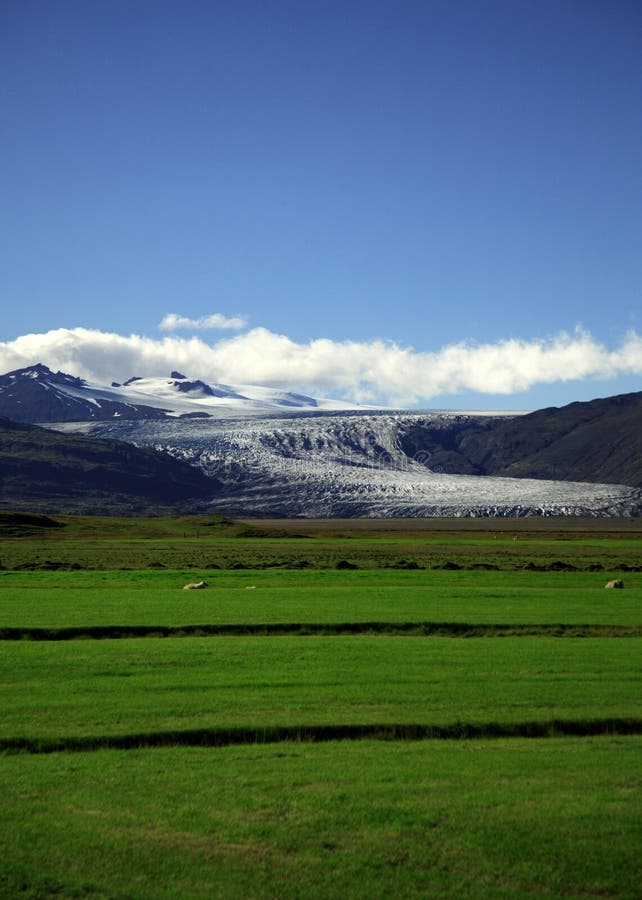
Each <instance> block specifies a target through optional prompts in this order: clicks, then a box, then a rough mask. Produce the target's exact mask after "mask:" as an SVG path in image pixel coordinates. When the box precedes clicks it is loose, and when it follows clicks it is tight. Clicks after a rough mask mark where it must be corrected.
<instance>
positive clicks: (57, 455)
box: [0, 418, 218, 514]
mask: <svg viewBox="0 0 642 900" xmlns="http://www.w3.org/2000/svg"><path fill="white" fill-rule="evenodd" d="M217 484H218V483H217V481H216V479H213V478H211V477H207V476H206V475H204V474H203V473H202V472H201V471H200V470H199V469H196V468H194V467H193V466H190V465H188V464H187V463H183V462H181V461H179V460H176V459H173V458H172V457H170V456H168V455H166V454H164V453H159V452H157V451H155V450H151V449H138V448H137V447H134V446H132V445H131V444H126V443H121V442H119V441H112V440H102V439H98V438H87V437H84V436H82V435H76V434H59V433H58V432H56V431H49V430H48V429H45V428H40V427H38V426H36V425H28V424H24V423H17V422H11V421H9V420H7V419H4V418H0V507H2V508H4V509H15V510H33V511H37V512H45V513H46V512H57V513H63V512H68V513H73V512H85V513H96V514H111V513H120V514H126V513H127V512H131V513H134V512H136V513H158V512H160V511H164V510H167V511H182V512H193V511H195V507H196V506H198V504H199V503H200V502H201V501H204V500H206V499H207V498H211V497H212V496H213V495H214V494H216V490H217Z"/></svg>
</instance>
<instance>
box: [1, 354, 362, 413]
mask: <svg viewBox="0 0 642 900" xmlns="http://www.w3.org/2000/svg"><path fill="white" fill-rule="evenodd" d="M351 406H352V405H351V404H349V403H341V402H340V401H334V400H317V399H315V398H314V397H307V396H305V395H304V394H297V393H292V392H289V391H280V390H277V389H274V388H267V387H260V386H253V385H242V386H232V385H228V384H207V383H206V382H204V381H200V380H190V379H189V378H186V377H185V375H183V374H182V373H181V372H178V371H173V372H172V373H171V374H170V376H169V377H168V378H142V377H137V376H134V377H132V378H129V379H127V381H124V382H122V383H119V382H116V381H114V382H112V383H111V385H109V386H107V385H102V384H96V383H93V382H89V381H85V380H84V379H82V378H76V377H75V376H73V375H68V374H66V373H64V372H52V371H51V369H49V368H48V367H47V366H44V365H42V364H41V363H38V364H37V365H35V366H30V367H28V368H25V369H16V370H15V371H13V372H9V373H7V374H6V375H2V376H0V416H5V417H6V418H7V419H12V420H13V421H14V422H31V423H44V422H86V421H103V420H108V419H119V418H122V419H165V418H168V417H169V418H176V417H181V418H208V417H210V416H220V415H227V414H229V413H230V412H232V413H235V414H238V413H243V414H253V413H267V412H270V411H271V410H275V411H277V410H283V409H293V410H297V409H299V410H306V409H342V408H343V409H345V408H350V407H351Z"/></svg>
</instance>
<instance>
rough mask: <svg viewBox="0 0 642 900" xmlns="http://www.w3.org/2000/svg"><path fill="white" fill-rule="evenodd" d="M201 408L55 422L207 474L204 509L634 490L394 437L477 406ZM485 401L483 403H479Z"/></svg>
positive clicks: (589, 497)
mask: <svg viewBox="0 0 642 900" xmlns="http://www.w3.org/2000/svg"><path fill="white" fill-rule="evenodd" d="M218 413H219V414H218V416H217V417H216V418H207V419H185V418H182V419H173V418H169V419H163V420H158V419H154V420H152V419H136V420H126V419H121V418H114V419H111V420H106V421H92V422H73V423H69V422H67V423H57V424H53V425H49V426H48V427H54V428H56V429H58V430H64V431H75V432H82V433H85V434H90V435H93V436H95V437H101V438H112V439H116V440H120V441H127V442H130V443H132V444H135V445H136V446H141V447H153V448H155V449H157V450H161V451H163V452H165V453H169V454H171V455H172V456H174V457H176V458H178V459H182V460H184V461H186V462H189V463H191V464H192V465H195V466H198V467H200V468H201V469H202V470H203V471H204V472H205V473H206V474H208V475H210V476H211V477H212V479H213V492H212V500H211V507H212V510H215V511H217V512H222V513H225V514H228V515H235V516H247V517H249V516H252V517H261V516H269V517H295V516H302V517H313V518H318V517H356V516H359V517H396V516H406V517H430V516H454V517H462V516H532V515H539V516H569V515H572V516H591V517H593V516H630V515H639V514H640V513H642V493H641V492H640V490H638V489H637V488H633V487H628V486H626V485H617V484H592V483H591V484H589V483H584V482H571V481H545V480H539V479H532V478H505V477H495V476H480V475H454V474H444V473H442V472H439V471H435V470H434V469H431V466H430V463H431V459H430V454H428V453H423V454H422V453H417V454H415V455H414V456H412V457H410V456H408V455H407V454H405V453H404V452H403V450H402V449H401V447H400V442H399V435H400V430H401V429H402V428H403V427H407V426H408V425H409V424H412V422H413V421H417V420H419V419H421V420H422V421H425V420H426V417H427V415H429V416H430V417H431V418H432V420H434V422H435V423H437V424H438V423H440V422H444V423H447V422H448V421H449V420H452V417H453V416H459V417H467V416H468V417H469V418H474V417H479V416H481V415H484V414H482V413H475V414H473V413H470V414H466V413H461V412H452V413H449V412H444V411H437V412H434V413H430V414H427V413H426V412H417V413H412V412H407V411H400V412H395V411H389V410H381V411H370V412H363V411H361V410H359V411H346V410H341V411H331V410H323V411H320V410H315V411H309V412H304V411H294V410H293V411H288V412H283V413H270V414H260V413H259V411H258V410H256V411H254V414H253V415H251V416H247V415H239V414H238V413H236V414H232V413H230V414H228V416H225V415H224V414H223V411H222V410H219V411H218ZM489 414H491V413H488V414H486V415H489Z"/></svg>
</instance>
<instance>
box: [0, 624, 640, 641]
mask: <svg viewBox="0 0 642 900" xmlns="http://www.w3.org/2000/svg"><path fill="white" fill-rule="evenodd" d="M288 634H291V635H296V636H299V637H305V636H306V635H310V636H312V635H341V634H372V635H375V634H382V635H386V636H390V635H395V634H400V635H406V636H408V635H417V636H423V637H460V638H467V637H537V636H543V637H573V638H578V637H618V638H619V637H642V625H610V624H606V625H605V624H565V623H546V624H479V623H478V624H470V623H467V622H336V623H332V622H317V623H315V622H300V623H297V622H269V623H262V624H261V623H256V624H255V623H248V624H240V623H233V624H221V625H218V624H214V625H212V624H210V625H175V626H170V625H92V626H77V627H67V628H19V627H17V628H16V627H11V628H0V640H3V641H70V640H119V639H124V638H164V637H167V638H182V637H186V638H187V637H217V636H234V635H242V636H252V635H256V636H269V635H288Z"/></svg>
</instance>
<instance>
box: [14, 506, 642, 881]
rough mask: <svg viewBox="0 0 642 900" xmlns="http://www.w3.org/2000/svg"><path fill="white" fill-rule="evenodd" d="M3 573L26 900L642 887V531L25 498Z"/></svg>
mask: <svg viewBox="0 0 642 900" xmlns="http://www.w3.org/2000/svg"><path fill="white" fill-rule="evenodd" d="M0 565H1V566H2V568H0V651H1V655H0V708H1V709H2V715H1V716H0V786H1V789H2V794H1V796H2V800H1V801H0V896H3V897H5V896H6V897H9V898H11V897H21V898H27V897H33V898H35V897H50V896H60V897H85V896H100V897H110V898H111V897H113V898H117V897H118V898H125V897H129V898H138V897H141V898H157V897H159V898H160V897H177V898H179V897H180V898H190V897H239V898H241V897H306V898H307V897H383V896H387V895H389V894H390V893H391V892H394V893H395V894H396V895H398V896H407V897H411V896H422V895H423V896H444V897H446V896H464V897H465V896H470V897H480V896H481V897H498V896H505V897H514V896H523V895H526V894H535V895H537V896H550V897H558V896H570V897H598V896H617V897H637V896H639V884H640V883H641V881H642V869H641V866H640V862H639V860H640V859H641V858H642V796H641V789H642V753H641V751H642V677H641V676H642V523H638V522H636V520H629V521H623V522H618V521H617V520H594V521H584V520H568V522H560V520H554V521H546V520H538V521H535V522H530V523H529V522H525V521H524V520H519V521H517V522H514V521H508V522H507V521H505V520H504V521H502V522H497V521H496V520H487V521H486V522H479V521H476V522H470V521H468V522H457V521H446V520H436V521H434V522H431V521H429V520H422V521H417V520H413V521H410V522H404V521H395V522H381V521H374V522H367V521H363V520H358V521H355V522H354V523H350V522H332V521H320V522H307V523H306V522H302V521H296V522H246V523H234V522H228V521H226V520H221V519H213V518H209V519H206V518H203V517H200V518H194V519H185V518H183V519H145V520H143V519H140V520H137V519H130V520H122V519H101V518H99V517H95V518H94V517H85V518H73V517H56V521H55V522H54V524H52V525H46V524H43V522H42V521H38V517H33V521H31V520H29V519H28V518H21V517H19V516H8V515H6V514H5V515H3V514H0ZM614 577H618V578H622V579H623V580H624V583H625V589H624V590H614V591H613V590H611V591H605V590H604V583H605V581H606V580H607V579H610V578H614ZM202 578H203V579H205V580H206V581H207V582H208V588H207V589H206V590H203V591H184V590H183V585H184V584H185V583H186V582H189V581H198V580H200V579H202ZM136 629H139V630H138V631H137V630H136ZM199 629H200V630H199Z"/></svg>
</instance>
